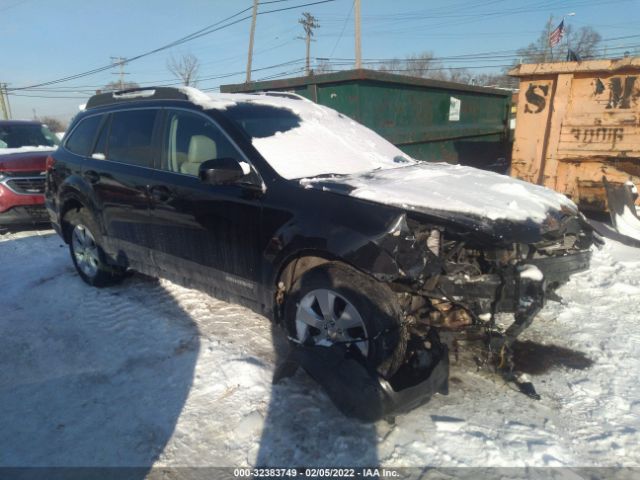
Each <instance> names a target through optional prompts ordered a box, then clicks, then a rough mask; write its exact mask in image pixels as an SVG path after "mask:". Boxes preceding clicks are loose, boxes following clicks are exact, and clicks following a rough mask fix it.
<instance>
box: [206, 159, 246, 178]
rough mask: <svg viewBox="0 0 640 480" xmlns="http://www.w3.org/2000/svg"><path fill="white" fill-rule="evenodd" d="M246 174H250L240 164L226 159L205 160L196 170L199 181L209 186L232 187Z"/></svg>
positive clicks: (234, 160)
mask: <svg viewBox="0 0 640 480" xmlns="http://www.w3.org/2000/svg"><path fill="white" fill-rule="evenodd" d="M247 166H248V165H247ZM245 168H246V167H245ZM248 173H250V172H246V171H245V169H244V168H242V165H241V164H240V162H238V161H237V160H236V159H234V158H227V157H224V158H216V159H215V160H206V161H204V162H202V164H200V168H199V169H198V177H200V181H202V182H203V183H208V184H210V185H232V184H234V183H236V182H237V181H238V180H240V179H241V178H243V177H244V176H246V175H247V174H248Z"/></svg>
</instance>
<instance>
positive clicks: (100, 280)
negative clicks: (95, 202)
mask: <svg viewBox="0 0 640 480" xmlns="http://www.w3.org/2000/svg"><path fill="white" fill-rule="evenodd" d="M64 225H65V229H68V230H67V232H68V239H69V253H70V254H71V259H72V260H73V265H74V266H75V267H76V270H77V272H78V274H79V275H80V277H81V278H82V280H84V281H85V282H86V283H88V284H89V285H91V286H94V287H106V286H108V285H113V284H115V283H118V282H119V281H121V280H122V279H123V278H124V277H125V273H126V272H125V270H124V269H123V268H119V267H116V266H114V265H111V264H109V262H108V261H107V255H106V254H105V252H104V250H103V249H102V247H101V246H100V243H101V240H102V236H101V235H100V229H99V228H98V225H97V223H96V222H95V220H94V219H93V217H92V216H91V214H90V213H89V212H88V210H87V209H85V208H80V209H78V210H71V211H69V212H68V213H67V214H66V215H65V216H64Z"/></svg>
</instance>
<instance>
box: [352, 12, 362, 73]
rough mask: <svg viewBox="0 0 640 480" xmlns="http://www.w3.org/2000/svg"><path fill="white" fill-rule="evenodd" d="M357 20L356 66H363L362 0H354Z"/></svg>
mask: <svg viewBox="0 0 640 480" xmlns="http://www.w3.org/2000/svg"><path fill="white" fill-rule="evenodd" d="M354 10H355V12H354V14H355V21H356V68H362V45H361V44H360V37H361V33H360V0H354Z"/></svg>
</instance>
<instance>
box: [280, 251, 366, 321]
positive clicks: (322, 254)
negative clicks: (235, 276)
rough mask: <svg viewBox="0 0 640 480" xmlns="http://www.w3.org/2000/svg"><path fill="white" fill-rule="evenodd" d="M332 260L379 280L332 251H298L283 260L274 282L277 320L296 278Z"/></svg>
mask: <svg viewBox="0 0 640 480" xmlns="http://www.w3.org/2000/svg"><path fill="white" fill-rule="evenodd" d="M330 262H336V263H341V264H343V265H346V266H347V267H349V268H351V269H353V270H355V271H357V272H358V273H360V274H362V275H365V276H367V277H369V278H372V279H373V280H376V281H377V279H376V278H375V277H374V276H373V275H371V274H370V273H367V272H365V271H364V270H362V269H360V268H358V267H357V266H356V265H353V264H352V263H351V262H349V261H348V260H347V259H345V258H342V257H338V256H336V255H333V254H331V253H330V252H327V251H322V250H312V249H307V250H300V251H297V252H295V253H293V254H291V255H289V256H288V257H287V258H286V259H285V260H284V261H283V262H282V264H281V266H280V268H279V270H278V273H277V275H276V276H275V279H274V282H273V289H274V290H273V291H274V292H275V298H274V299H273V301H274V306H275V308H274V317H275V320H276V322H278V323H279V322H280V321H281V320H282V313H283V312H282V309H281V308H279V307H281V306H282V304H283V303H284V295H285V294H286V292H288V291H289V290H290V289H291V287H292V286H293V284H294V283H295V282H296V280H298V279H299V278H300V277H301V276H302V275H304V274H305V273H306V272H308V271H309V270H312V269H313V268H315V267H318V266H320V265H324V264H326V263H330Z"/></svg>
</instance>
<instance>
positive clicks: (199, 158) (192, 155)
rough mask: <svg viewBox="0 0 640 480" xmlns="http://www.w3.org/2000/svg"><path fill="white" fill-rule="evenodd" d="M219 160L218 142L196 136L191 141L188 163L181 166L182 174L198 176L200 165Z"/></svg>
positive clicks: (202, 136)
mask: <svg viewBox="0 0 640 480" xmlns="http://www.w3.org/2000/svg"><path fill="white" fill-rule="evenodd" d="M216 158H218V148H217V146H216V142H214V141H213V140H212V139H211V138H209V137H206V136H204V135H194V136H193V137H191V140H190V141H189V152H188V153H187V161H186V162H183V163H182V165H180V173H185V174H187V175H195V176H196V177H197V176H198V170H199V169H200V164H201V163H202V162H204V161H207V160H214V159H216Z"/></svg>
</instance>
